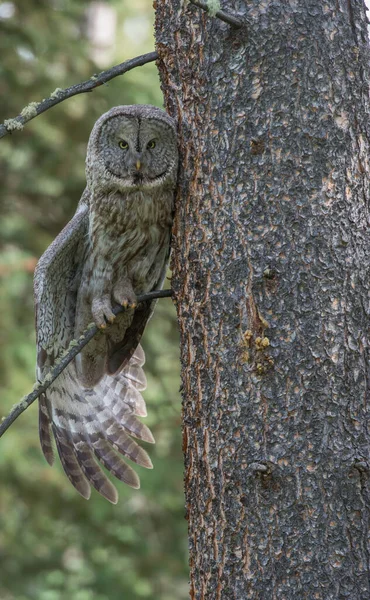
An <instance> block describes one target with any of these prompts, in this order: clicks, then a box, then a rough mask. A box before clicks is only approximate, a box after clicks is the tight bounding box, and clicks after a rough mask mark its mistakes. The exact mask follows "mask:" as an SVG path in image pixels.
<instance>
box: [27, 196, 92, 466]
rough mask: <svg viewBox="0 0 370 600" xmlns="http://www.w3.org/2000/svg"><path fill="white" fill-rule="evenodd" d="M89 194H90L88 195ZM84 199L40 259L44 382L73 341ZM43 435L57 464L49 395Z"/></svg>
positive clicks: (43, 406) (37, 288) (38, 309)
mask: <svg viewBox="0 0 370 600" xmlns="http://www.w3.org/2000/svg"><path fill="white" fill-rule="evenodd" d="M85 193H86V192H85ZM83 199H84V196H83V197H82V199H81V203H80V204H79V206H78V209H77V211H76V214H75V215H74V217H73V218H72V220H71V221H70V222H69V223H68V224H67V225H66V227H65V228H64V229H63V230H62V232H61V233H60V234H59V235H58V236H57V237H56V238H55V240H54V242H53V243H52V244H51V245H50V246H49V247H48V249H47V250H46V251H45V252H44V254H43V255H42V257H41V258H40V260H39V262H38V264H37V266H36V269H35V274H34V296H35V313H36V314H35V317H36V348H37V366H36V373H37V379H38V380H41V379H43V378H44V377H45V376H46V375H47V373H48V371H49V370H50V369H51V368H52V367H53V365H54V363H55V361H56V360H57V359H58V357H59V356H60V354H61V353H62V351H63V350H64V349H65V348H66V347H67V346H68V344H69V342H70V341H71V332H72V331H73V323H74V319H75V305H76V293H75V292H74V290H73V280H74V279H75V278H76V276H77V273H78V270H79V267H80V264H81V258H82V256H83V254H84V247H83V244H84V240H85V239H86V231H87V226H88V207H87V204H85V202H84V201H83ZM39 435H40V442H41V447H42V450H43V452H44V455H45V457H46V459H47V461H48V462H49V463H50V464H52V462H53V447H52V443H51V419H50V414H49V411H48V408H47V395H46V393H45V394H42V396H41V397H40V399H39Z"/></svg>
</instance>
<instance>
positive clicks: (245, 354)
mask: <svg viewBox="0 0 370 600" xmlns="http://www.w3.org/2000/svg"><path fill="white" fill-rule="evenodd" d="M241 360H242V362H244V363H246V362H249V360H250V354H249V352H248V350H244V352H242V356H241Z"/></svg>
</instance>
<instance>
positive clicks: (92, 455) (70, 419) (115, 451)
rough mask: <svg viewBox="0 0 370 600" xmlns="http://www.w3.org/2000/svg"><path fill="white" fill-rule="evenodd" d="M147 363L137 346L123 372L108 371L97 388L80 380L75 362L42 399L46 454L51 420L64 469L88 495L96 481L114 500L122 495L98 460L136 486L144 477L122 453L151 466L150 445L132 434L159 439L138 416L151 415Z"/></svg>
mask: <svg viewBox="0 0 370 600" xmlns="http://www.w3.org/2000/svg"><path fill="white" fill-rule="evenodd" d="M143 363H144V357H143V352H142V350H141V349H138V351H137V352H135V354H134V356H133V357H132V359H131V360H130V362H129V363H128V364H127V365H126V366H125V367H124V369H123V370H122V371H121V372H120V373H117V374H116V375H114V376H108V375H107V376H104V377H103V379H102V380H101V381H100V382H99V383H98V385H96V386H95V387H94V388H93V389H89V388H83V387H81V386H80V384H79V382H78V378H77V374H76V371H75V367H74V365H73V364H71V365H69V366H68V367H67V368H66V369H65V370H64V371H63V373H61V375H60V376H59V377H58V379H56V381H55V382H54V383H53V384H52V385H51V386H50V388H49V389H48V391H47V393H46V399H43V401H42V402H40V440H41V446H42V450H43V452H44V455H45V457H46V460H47V461H48V462H49V463H50V464H51V459H50V457H51V456H52V453H51V451H52V446H51V437H50V422H51V423H52V429H53V433H54V437H55V440H56V446H57V450H58V454H59V457H60V460H61V463H62V466H63V468H64V471H65V472H66V474H67V476H68V478H69V480H70V481H71V483H72V485H73V486H74V487H75V488H76V489H77V491H78V492H79V493H80V494H81V495H82V496H83V497H84V498H88V497H89V495H90V485H92V486H93V487H94V488H95V489H96V490H97V491H98V492H99V493H100V494H101V495H103V496H104V497H105V498H107V499H108V500H109V501H110V502H112V503H114V504H115V503H116V502H117V500H118V494H117V491H116V489H115V487H114V486H113V484H112V483H111V481H110V480H109V479H108V478H107V477H106V475H105V474H104V472H103V471H102V469H101V468H100V464H99V462H100V463H101V464H103V465H104V467H105V468H106V469H107V470H108V471H110V472H111V473H112V474H113V475H114V476H115V477H116V478H118V479H119V480H121V481H124V482H125V483H126V484H128V485H130V486H131V487H134V488H138V487H140V481H139V477H138V475H137V474H136V473H135V471H134V470H133V469H132V468H131V466H129V465H128V464H127V463H126V462H125V460H123V458H122V456H124V457H125V458H128V459H130V460H131V461H133V462H135V463H136V464H138V465H141V466H143V467H146V468H152V463H151V460H150V458H149V456H148V454H147V453H146V451H145V450H144V449H143V448H141V447H140V446H139V445H138V444H137V443H136V442H135V441H134V440H133V439H132V437H130V436H134V437H135V438H138V439H140V440H144V441H146V442H151V443H153V442H154V438H153V436H152V433H151V432H150V430H149V428H148V427H147V426H146V425H144V424H143V423H141V422H140V421H139V420H138V419H137V416H145V415H146V406H145V402H144V399H143V397H142V396H141V394H140V391H141V390H142V389H144V387H145V383H146V381H145V375H144V373H143V370H142V364H143ZM96 461H99V462H96Z"/></svg>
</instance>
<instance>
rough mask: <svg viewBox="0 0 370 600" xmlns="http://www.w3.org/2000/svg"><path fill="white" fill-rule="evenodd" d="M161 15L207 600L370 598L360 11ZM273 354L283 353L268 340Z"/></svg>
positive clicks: (193, 548)
mask: <svg viewBox="0 0 370 600" xmlns="http://www.w3.org/2000/svg"><path fill="white" fill-rule="evenodd" d="M222 9H223V10H224V11H226V12H229V13H231V14H235V15H236V16H239V18H241V19H242V20H243V19H244V20H245V22H246V27H245V28H242V29H238V30H235V29H233V28H232V27H230V26H228V25H226V24H225V23H222V22H221V21H219V20H217V19H212V18H210V17H209V16H208V15H207V14H206V13H205V12H204V11H202V10H200V9H198V8H196V7H194V6H192V5H191V4H187V3H181V2H180V0H173V1H171V2H168V1H167V0H157V1H156V39H157V50H158V53H159V56H160V61H159V63H158V65H159V69H160V74H161V81H162V87H163V92H164V95H165V98H166V104H167V108H168V110H169V112H170V114H171V115H174V116H177V118H178V121H179V135H180V146H181V153H182V163H181V164H182V168H181V172H180V185H179V194H178V201H177V212H176V218H175V225H174V240H173V289H174V291H175V294H176V297H177V308H178V316H179V326H180V333H181V355H182V381H183V423H184V424H183V439H184V452H185V490H186V502H187V513H188V520H189V547H190V569H191V586H190V587H191V592H190V596H191V598H192V599H196V600H201V599H202V600H203V599H207V600H218V599H220V600H221V599H222V600H228V599H237V600H244V599H249V598H252V599H257V598H258V599H260V600H270V599H278V600H281V599H284V600H290V599H294V600H296V599H297V598H307V599H309V600H312V599H323V600H330V599H344V598H350V599H351V600H358V599H364V600H365V599H366V600H368V599H369V598H370V564H369V558H370V554H369V550H370V548H369V516H370V493H369V492H370V488H369V462H370V455H369V442H370V432H369V426H368V423H369V417H370V414H369V410H370V409H369V339H368V337H369V335H368V331H369V320H368V319H369V311H370V308H369V292H368V287H369V282H368V280H369V277H368V267H369V264H370V244H369V233H368V225H369V174H370V168H369V116H370V107H369V66H368V64H369V60H370V52H369V48H368V42H367V32H366V18H365V7H364V4H363V2H362V0H289V1H288V0H286V1H284V2H276V1H274V0H263V1H261V0H250V1H249V2H242V1H239V0H224V1H223V2H222ZM267 344H269V345H267Z"/></svg>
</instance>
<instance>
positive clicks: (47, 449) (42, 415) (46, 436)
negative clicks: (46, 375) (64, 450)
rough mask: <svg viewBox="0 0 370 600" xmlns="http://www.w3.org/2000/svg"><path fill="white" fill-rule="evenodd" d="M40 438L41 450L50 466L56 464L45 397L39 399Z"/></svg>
mask: <svg viewBox="0 0 370 600" xmlns="http://www.w3.org/2000/svg"><path fill="white" fill-rule="evenodd" d="M39 438H40V444H41V449H42V451H43V454H44V456H45V458H46V460H47V462H48V463H49V465H50V466H53V464H54V450H53V444H52V441H51V426H50V420H49V415H48V409H47V405H46V399H45V395H44V394H43V395H42V396H40V399H39Z"/></svg>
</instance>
